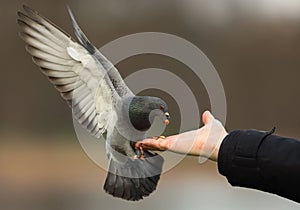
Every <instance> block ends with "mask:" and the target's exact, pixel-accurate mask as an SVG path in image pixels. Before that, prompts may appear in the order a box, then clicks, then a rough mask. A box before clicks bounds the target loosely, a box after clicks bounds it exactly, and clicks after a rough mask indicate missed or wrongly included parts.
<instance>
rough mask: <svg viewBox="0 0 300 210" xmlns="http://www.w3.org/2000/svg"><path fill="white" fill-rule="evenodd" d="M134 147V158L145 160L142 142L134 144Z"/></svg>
mask: <svg viewBox="0 0 300 210" xmlns="http://www.w3.org/2000/svg"><path fill="white" fill-rule="evenodd" d="M135 148H136V155H135V156H134V159H141V160H145V154H144V149H143V144H142V143H139V144H138V145H136V146H135Z"/></svg>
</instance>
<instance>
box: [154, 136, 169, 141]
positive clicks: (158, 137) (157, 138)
mask: <svg viewBox="0 0 300 210" xmlns="http://www.w3.org/2000/svg"><path fill="white" fill-rule="evenodd" d="M152 138H153V139H155V140H160V139H165V138H166V137H165V136H153V137H152Z"/></svg>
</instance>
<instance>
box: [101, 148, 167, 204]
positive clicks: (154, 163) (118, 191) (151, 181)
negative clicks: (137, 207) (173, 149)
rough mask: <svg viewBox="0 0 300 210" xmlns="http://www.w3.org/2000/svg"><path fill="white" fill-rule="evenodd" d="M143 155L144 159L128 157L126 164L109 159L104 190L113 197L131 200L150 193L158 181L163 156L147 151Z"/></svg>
mask: <svg viewBox="0 0 300 210" xmlns="http://www.w3.org/2000/svg"><path fill="white" fill-rule="evenodd" d="M145 156H146V158H145V160H140V159H139V160H131V159H129V160H128V161H127V163H126V164H120V163H117V162H116V161H114V160H113V159H111V161H110V165H109V171H108V174H107V177H106V181H105V184H104V187H103V188H104V190H105V191H106V192H107V193H109V194H111V195H113V196H114V197H119V198H122V199H125V200H131V201H137V200H140V199H143V198H144V197H146V196H148V195H150V194H151V193H152V192H153V191H154V190H155V189H156V186H157V183H158V181H159V178H160V174H161V171H162V165H163V158H162V157H161V156H160V155H157V154H155V153H152V152H149V151H145ZM150 157H155V158H150Z"/></svg>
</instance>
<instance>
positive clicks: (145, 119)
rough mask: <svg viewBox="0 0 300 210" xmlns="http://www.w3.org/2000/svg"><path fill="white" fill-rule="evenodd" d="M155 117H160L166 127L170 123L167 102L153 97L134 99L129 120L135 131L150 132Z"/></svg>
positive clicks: (136, 97)
mask: <svg viewBox="0 0 300 210" xmlns="http://www.w3.org/2000/svg"><path fill="white" fill-rule="evenodd" d="M155 117H159V118H160V119H161V120H162V121H163V122H164V124H166V125H168V124H169V123H170V114H169V113H168V106H167V104H166V102H164V101H163V100H162V99H160V98H157V97H152V96H135V97H133V98H132V100H131V102H130V105H129V118H130V121H131V123H132V125H133V126H134V128H135V129H137V130H140V131H145V130H148V129H149V128H150V127H151V124H152V123H153V121H154V118H155Z"/></svg>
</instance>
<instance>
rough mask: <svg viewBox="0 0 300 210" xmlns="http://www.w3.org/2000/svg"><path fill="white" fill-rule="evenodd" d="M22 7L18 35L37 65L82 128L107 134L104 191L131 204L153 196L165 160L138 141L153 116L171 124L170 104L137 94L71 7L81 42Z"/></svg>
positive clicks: (74, 25) (94, 134) (96, 133)
mask: <svg viewBox="0 0 300 210" xmlns="http://www.w3.org/2000/svg"><path fill="white" fill-rule="evenodd" d="M23 9H24V10H23V11H22V12H18V13H17V15H18V19H17V23H18V24H19V26H20V29H21V31H20V33H19V35H20V37H21V38H22V39H23V40H24V42H25V43H26V50H27V51H28V52H29V54H31V56H32V59H33V62H34V63H35V64H37V65H38V66H39V67H40V70H41V72H42V73H44V74H45V75H46V76H47V78H48V80H49V81H50V82H51V83H52V84H53V85H54V87H55V88H56V89H57V90H58V91H59V92H60V95H61V96H62V98H63V99H64V100H65V101H66V102H67V104H68V105H69V106H70V107H71V108H72V114H73V117H74V118H75V119H76V120H77V121H78V122H79V124H80V125H81V126H82V127H83V128H85V129H86V130H87V131H88V132H89V133H90V134H91V135H93V136H95V137H96V138H100V137H101V136H102V135H103V136H105V139H106V143H105V145H106V154H107V157H108V160H109V166H108V172H107V177H106V180H105V184H104V187H103V188H104V190H105V191H106V192H107V193H109V194H111V195H112V196H114V197H118V198H122V199H125V200H130V201H137V200H140V199H143V198H144V197H146V196H148V195H150V194H151V193H152V192H153V191H154V190H155V189H156V187H157V184H158V181H159V179H160V175H161V173H162V167H163V162H164V159H163V157H162V156H161V155H159V154H157V153H154V152H152V151H147V150H144V149H143V148H142V146H141V145H138V144H136V142H137V141H138V140H141V139H144V138H145V137H146V136H145V135H146V132H147V131H148V130H149V129H150V127H151V124H152V123H153V122H154V119H155V118H158V119H160V120H162V122H163V123H165V124H166V125H167V124H169V122H170V114H169V113H168V107H167V104H166V103H165V102H164V101H163V100H162V99H160V98H158V97H153V96H137V95H135V94H133V92H132V91H131V90H130V89H129V88H128V87H127V85H126V84H125V82H124V80H123V79H122V77H121V75H120V73H119V72H118V70H117V69H116V68H115V67H114V66H113V65H112V63H111V62H110V61H109V60H108V59H106V57H105V56H104V55H102V54H101V53H100V51H99V50H98V49H97V48H96V47H95V46H94V45H93V44H91V42H90V41H89V40H88V39H87V37H86V36H85V34H84V33H83V32H82V30H81V29H80V27H79V25H78V24H77V22H76V20H75V18H74V15H73V13H72V12H71V9H70V8H69V7H68V12H69V15H70V18H71V22H72V25H73V28H74V33H75V35H76V38H77V40H78V41H75V40H74V39H73V38H72V37H71V36H70V35H68V34H67V33H66V32H64V31H63V30H61V29H60V28H59V27H57V26H56V25H55V24H53V23H52V22H51V21H49V20H48V19H46V18H45V17H43V16H42V15H40V14H39V13H38V12H36V11H34V10H33V9H31V8H30V7H28V6H26V5H24V6H23ZM156 138H159V137H156Z"/></svg>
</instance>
